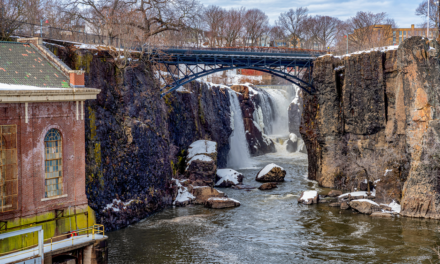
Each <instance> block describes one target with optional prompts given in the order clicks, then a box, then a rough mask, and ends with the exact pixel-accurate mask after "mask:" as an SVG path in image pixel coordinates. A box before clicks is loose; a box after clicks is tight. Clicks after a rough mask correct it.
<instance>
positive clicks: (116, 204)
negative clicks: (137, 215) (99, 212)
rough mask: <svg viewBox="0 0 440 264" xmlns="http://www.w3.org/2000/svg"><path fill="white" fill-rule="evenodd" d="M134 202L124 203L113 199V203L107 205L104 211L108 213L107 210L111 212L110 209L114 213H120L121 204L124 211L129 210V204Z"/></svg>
mask: <svg viewBox="0 0 440 264" xmlns="http://www.w3.org/2000/svg"><path fill="white" fill-rule="evenodd" d="M133 201H134V200H130V201H128V202H125V203H124V202H122V201H121V200H119V199H113V202H112V203H109V204H107V205H106V206H105V207H104V210H103V211H107V210H109V209H112V210H113V211H114V212H119V205H120V204H122V205H123V209H127V206H128V205H129V204H131V202H133Z"/></svg>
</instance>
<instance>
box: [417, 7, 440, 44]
mask: <svg viewBox="0 0 440 264" xmlns="http://www.w3.org/2000/svg"><path fill="white" fill-rule="evenodd" d="M416 15H417V16H421V17H423V18H424V22H423V23H421V24H420V26H421V27H424V28H427V27H428V25H427V24H428V23H427V21H426V18H427V17H428V16H429V28H438V26H439V15H440V14H439V7H438V4H436V1H435V0H429V14H428V0H426V1H423V2H421V3H420V4H419V6H418V7H417V9H416ZM433 34H434V36H438V32H437V30H434V32H433Z"/></svg>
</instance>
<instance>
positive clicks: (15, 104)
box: [0, 38, 106, 263]
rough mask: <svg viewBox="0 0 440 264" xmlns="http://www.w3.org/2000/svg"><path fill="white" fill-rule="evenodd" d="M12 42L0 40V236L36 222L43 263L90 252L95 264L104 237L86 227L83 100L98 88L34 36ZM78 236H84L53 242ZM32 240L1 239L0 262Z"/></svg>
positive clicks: (90, 218)
mask: <svg viewBox="0 0 440 264" xmlns="http://www.w3.org/2000/svg"><path fill="white" fill-rule="evenodd" d="M18 41H19V42H3V43H1V44H0V58H1V60H0V154H1V156H0V157H1V158H0V234H4V233H7V232H13V231H16V230H20V229H24V228H28V227H35V226H42V228H43V231H44V239H45V240H44V243H46V246H45V247H44V256H45V262H44V263H52V262H51V261H52V259H54V261H55V260H56V261H60V260H62V259H61V258H63V256H64V258H67V257H66V252H67V253H69V254H67V255H70V256H71V257H74V258H75V259H76V260H80V259H81V260H82V259H84V258H92V257H91V256H92V255H93V254H92V252H94V253H95V255H94V256H95V257H94V259H95V263H105V261H106V253H105V251H106V246H105V243H104V244H103V243H102V241H105V236H104V235H103V234H101V235H97V236H95V235H93V237H92V233H93V234H94V233H95V232H96V231H97V230H96V229H93V228H91V229H88V228H90V227H93V226H94V225H95V218H94V212H93V211H92V210H91V209H90V207H89V206H88V204H87V197H86V190H85V133H84V101H85V100H93V99H96V96H97V94H98V93H99V92H100V90H98V89H91V88H84V72H83V71H74V70H71V69H70V68H69V67H67V66H66V65H65V64H64V63H63V62H61V61H60V60H59V59H58V58H57V57H56V56H54V55H53V54H52V53H51V52H50V51H49V50H48V49H46V48H45V47H44V46H43V45H42V40H41V39H39V38H31V39H19V40H18ZM95 227H96V226H95ZM86 233H87V234H88V235H89V236H86ZM77 235H78V237H81V239H83V238H84V239H83V240H81V239H80V240H76V241H75V240H74V241H70V240H69V241H68V243H67V244H66V245H68V247H63V246H60V245H62V243H64V242H63V241H64V240H66V239H69V237H72V236H75V237H76V236H77ZM36 240H37V237H36V234H28V235H26V236H23V235H22V236H15V237H11V238H7V239H4V240H2V241H1V243H0V263H8V257H13V256H14V254H16V253H12V254H10V253H11V252H13V251H15V250H21V251H20V252H19V253H20V254H21V253H23V254H22V255H23V256H27V255H26V254H27V253H26V252H28V251H29V250H32V249H27V247H30V246H33V245H35V243H37V241H36ZM51 241H52V243H53V242H54V241H59V243H58V244H57V246H53V247H52V245H50V242H51ZM78 241H82V242H81V243H79V242H78ZM77 242H78V243H77ZM47 243H49V244H47ZM60 247H61V248H60ZM52 248H53V250H51V249H52ZM55 248H56V250H55ZM26 250H27V251H26ZM101 251H102V252H104V254H102V252H101ZM28 253H29V252H28ZM3 254H7V255H3ZM2 255H3V256H2ZM76 263H83V262H76ZM88 263H90V262H88Z"/></svg>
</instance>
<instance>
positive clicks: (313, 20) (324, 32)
mask: <svg viewBox="0 0 440 264" xmlns="http://www.w3.org/2000/svg"><path fill="white" fill-rule="evenodd" d="M304 24H305V30H306V31H307V32H308V33H309V34H308V35H309V37H310V38H311V39H312V41H313V42H316V43H317V44H319V46H318V48H319V49H322V50H325V49H327V47H329V46H332V45H334V44H335V42H336V41H335V40H336V37H337V36H338V34H339V32H340V31H341V30H342V28H343V27H341V24H342V21H341V20H339V19H338V18H336V17H329V16H314V17H309V18H307V19H306V20H305V23H304Z"/></svg>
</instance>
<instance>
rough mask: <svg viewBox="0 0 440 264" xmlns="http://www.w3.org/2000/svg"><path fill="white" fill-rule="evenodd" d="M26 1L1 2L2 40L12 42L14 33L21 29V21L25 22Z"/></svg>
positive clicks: (5, 0) (8, 0) (9, 0)
mask: <svg viewBox="0 0 440 264" xmlns="http://www.w3.org/2000/svg"><path fill="white" fill-rule="evenodd" d="M24 2H25V1H24V0H1V1H0V5H1V6H0V8H1V18H2V21H1V23H0V31H1V32H0V33H1V40H10V36H11V35H12V34H13V32H14V31H15V30H16V29H18V28H20V26H21V23H20V22H21V21H23V20H25V17H26V14H25V3H24Z"/></svg>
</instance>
